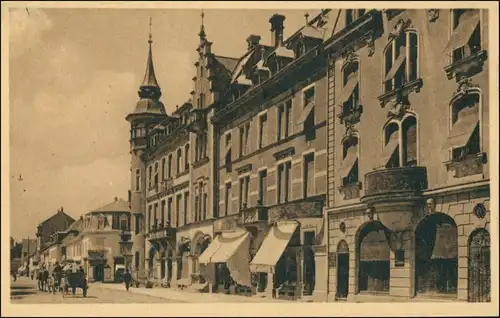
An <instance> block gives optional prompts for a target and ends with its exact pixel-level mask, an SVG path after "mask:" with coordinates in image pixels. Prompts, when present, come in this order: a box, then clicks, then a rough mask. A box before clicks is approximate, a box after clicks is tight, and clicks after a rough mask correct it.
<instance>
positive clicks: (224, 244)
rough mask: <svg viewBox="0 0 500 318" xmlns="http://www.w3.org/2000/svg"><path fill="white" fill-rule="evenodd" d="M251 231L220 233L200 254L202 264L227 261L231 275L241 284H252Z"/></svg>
mask: <svg viewBox="0 0 500 318" xmlns="http://www.w3.org/2000/svg"><path fill="white" fill-rule="evenodd" d="M249 250H250V233H249V232H247V231H243V230H241V231H236V232H228V233H225V232H223V233H221V234H219V235H218V236H217V237H216V238H215V239H214V240H213V242H212V243H211V244H210V245H209V246H208V247H207V249H206V250H205V251H204V252H203V253H202V254H201V255H200V257H199V258H198V261H199V262H200V264H203V265H208V264H214V263H226V266H227V268H228V269H229V273H230V275H231V277H232V278H233V279H234V281H235V282H237V283H238V284H240V285H244V286H249V287H250V286H251V285H252V283H251V273H250V268H249V261H250V260H249V259H248V258H249Z"/></svg>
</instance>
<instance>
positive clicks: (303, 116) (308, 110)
mask: <svg viewBox="0 0 500 318" xmlns="http://www.w3.org/2000/svg"><path fill="white" fill-rule="evenodd" d="M313 108H314V101H312V102H310V103H309V104H307V105H306V106H305V107H304V110H303V111H302V114H301V115H300V118H299V120H298V121H297V125H300V124H302V123H303V122H305V121H306V119H307V116H309V114H310V113H311V111H312V109H313Z"/></svg>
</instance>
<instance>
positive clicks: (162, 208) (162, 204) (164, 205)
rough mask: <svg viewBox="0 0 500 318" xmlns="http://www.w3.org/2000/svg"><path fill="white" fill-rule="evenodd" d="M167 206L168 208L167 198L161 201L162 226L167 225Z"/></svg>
mask: <svg viewBox="0 0 500 318" xmlns="http://www.w3.org/2000/svg"><path fill="white" fill-rule="evenodd" d="M166 208H167V201H165V200H163V201H161V212H160V213H161V217H160V219H161V220H160V224H161V227H164V226H166V224H165V212H166V211H165V210H166Z"/></svg>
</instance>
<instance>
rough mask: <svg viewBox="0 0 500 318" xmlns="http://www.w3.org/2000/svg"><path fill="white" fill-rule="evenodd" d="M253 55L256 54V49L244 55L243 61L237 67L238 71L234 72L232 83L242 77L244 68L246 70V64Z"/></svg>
mask: <svg viewBox="0 0 500 318" xmlns="http://www.w3.org/2000/svg"><path fill="white" fill-rule="evenodd" d="M253 53H255V49H252V50H250V51H248V52H246V53H245V54H244V55H243V57H241V59H240V60H239V62H238V65H237V67H236V69H235V70H234V72H233V74H232V79H231V82H234V81H235V80H236V79H237V78H238V77H240V75H241V73H242V72H243V68H244V66H245V64H246V63H247V62H248V60H250V58H251V57H252V56H253Z"/></svg>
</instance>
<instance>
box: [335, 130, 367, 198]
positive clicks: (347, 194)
mask: <svg viewBox="0 0 500 318" xmlns="http://www.w3.org/2000/svg"><path fill="white" fill-rule="evenodd" d="M351 139H356V146H355V147H356V152H357V154H356V156H357V158H356V161H357V163H356V165H357V169H358V178H357V180H356V181H354V182H351V183H348V184H344V182H343V179H344V178H346V177H347V176H342V175H340V176H339V177H340V182H339V184H340V186H338V187H337V190H338V191H339V193H340V194H342V195H343V199H344V200H352V199H356V198H359V197H360V191H361V189H362V182H361V181H360V173H359V159H360V156H359V155H360V138H359V133H358V132H357V131H356V130H354V129H353V128H352V127H351V128H350V129H349V128H348V129H347V130H346V133H345V135H344V137H343V138H342V141H341V145H342V147H340V149H341V153H342V160H344V159H345V157H346V155H347V153H346V152H345V151H346V149H344V145H345V143H346V142H348V141H349V140H351ZM351 147H354V146H351ZM352 168H354V167H352Z"/></svg>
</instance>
